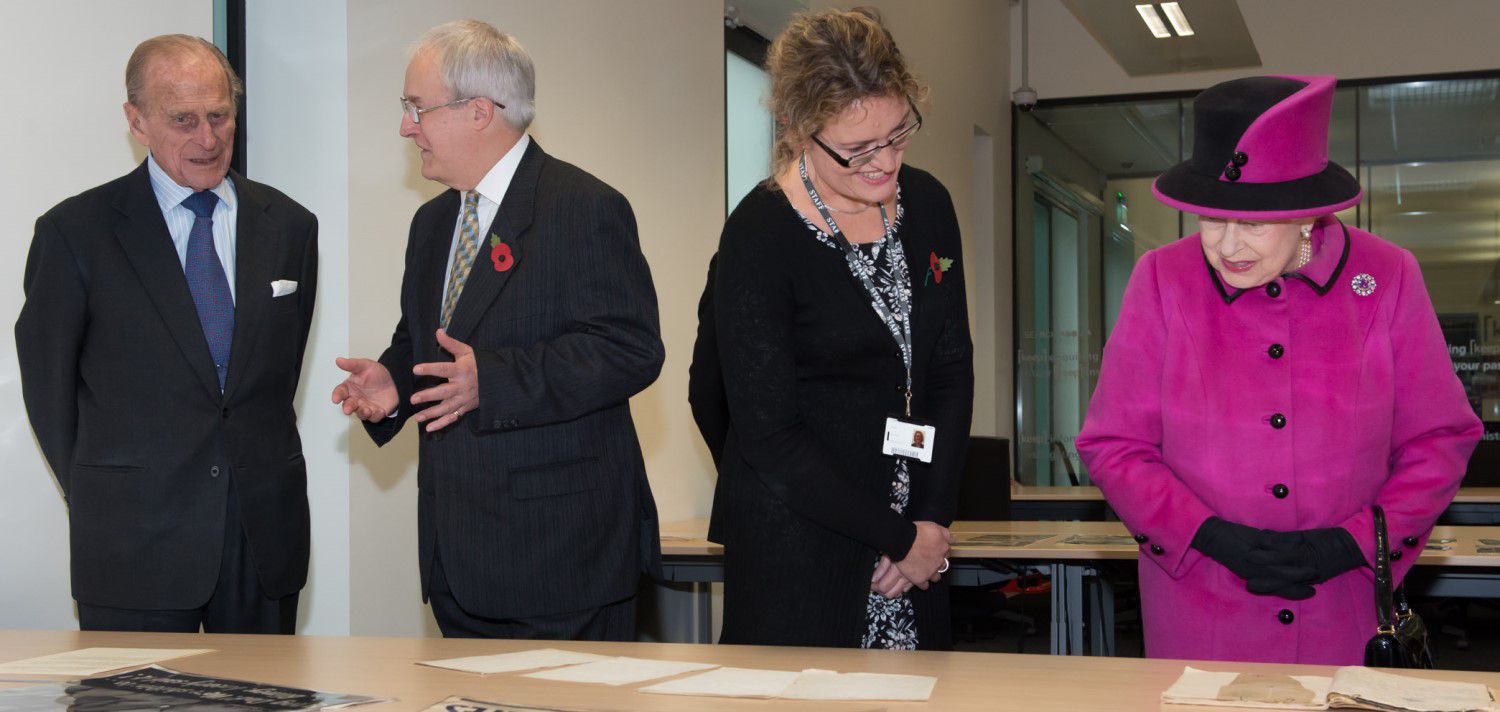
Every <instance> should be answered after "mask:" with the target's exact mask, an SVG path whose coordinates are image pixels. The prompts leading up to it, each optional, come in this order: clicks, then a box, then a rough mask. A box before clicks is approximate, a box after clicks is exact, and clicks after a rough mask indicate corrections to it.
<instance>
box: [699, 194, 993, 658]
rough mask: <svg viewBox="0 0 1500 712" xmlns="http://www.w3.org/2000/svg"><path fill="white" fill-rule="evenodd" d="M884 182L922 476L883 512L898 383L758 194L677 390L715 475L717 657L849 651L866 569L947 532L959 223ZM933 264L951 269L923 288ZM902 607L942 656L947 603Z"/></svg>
mask: <svg viewBox="0 0 1500 712" xmlns="http://www.w3.org/2000/svg"><path fill="white" fill-rule="evenodd" d="M899 182H900V185H901V199H902V206H903V208H904V215H903V217H902V220H901V224H900V228H899V230H898V231H897V233H896V237H897V239H899V240H901V243H902V246H903V248H904V249H905V252H906V259H907V264H908V266H909V269H910V272H911V279H912V291H913V295H912V315H913V316H912V327H913V328H912V338H913V341H914V344H913V346H914V355H913V366H912V368H913V373H912V377H913V380H914V384H913V392H914V398H913V401H912V410H913V414H914V416H915V417H917V418H919V419H925V420H927V421H929V422H931V423H933V424H934V425H936V426H937V438H936V440H937V442H936V446H935V449H934V457H933V462H932V464H931V465H923V464H921V463H915V462H914V463H912V468H911V476H912V477H911V479H912V483H911V497H910V504H909V506H908V508H907V511H906V514H905V515H900V514H897V513H895V512H894V511H892V510H891V508H890V487H891V481H892V478H893V468H894V464H895V463H894V462H893V461H892V459H891V458H889V457H887V456H884V455H881V454H880V440H881V436H882V434H883V433H884V423H885V418H886V416H887V415H892V414H896V413H899V412H900V409H901V408H902V406H903V398H902V395H901V389H902V386H903V385H904V381H905V370H904V367H903V366H902V362H901V357H900V353H899V351H898V349H897V346H896V343H895V341H894V340H893V339H892V338H891V335H890V332H889V331H887V330H886V328H885V326H884V325H883V324H882V323H881V321H880V319H879V317H878V316H877V315H876V314H875V311H874V310H873V309H872V308H871V307H870V304H869V297H868V295H867V294H866V293H865V292H864V289H863V288H862V287H861V286H860V284H859V282H858V281H857V280H855V279H854V277H853V276H852V275H851V274H850V273H849V268H848V266H846V264H845V262H844V255H843V253H842V252H841V251H839V250H836V249H833V248H830V247H829V246H828V245H826V244H824V243H823V242H821V241H819V240H818V239H817V238H816V236H815V235H814V234H813V233H812V231H811V230H809V228H808V226H807V224H806V223H804V222H803V220H802V219H801V217H800V216H799V215H798V214H797V212H796V211H795V210H794V209H793V208H792V206H791V204H790V203H788V202H787V199H786V196H785V195H783V194H782V193H781V192H780V191H777V190H771V189H768V188H766V187H765V186H759V187H757V188H756V189H755V190H753V191H751V192H750V194H749V195H747V196H746V197H745V198H744V200H742V201H741V202H740V204H739V206H738V207H737V208H736V209H735V211H734V213H733V214H732V215H730V217H729V220H728V221H727V222H726V223H725V226H724V233H723V236H722V238H721V240H720V244H719V254H718V255H717V257H716V258H715V259H716V262H717V264H716V270H715V269H711V270H710V284H709V289H710V290H712V295H711V297H712V298H711V299H710V294H709V293H707V292H706V293H705V294H704V302H703V303H702V304H700V309H699V316H700V319H702V320H703V321H701V322H700V325H699V332H698V343H697V345H696V346H695V348H694V360H693V366H692V369H691V371H690V373H691V376H690V384H689V400H690V402H691V403H692V405H693V413H694V416H695V419H696V420H697V421H698V423H699V427H700V429H701V430H702V431H703V434H704V437H705V440H707V441H708V442H709V443H710V447H711V448H712V449H714V450H715V451H716V452H715V455H716V456H717V458H718V464H719V481H718V486H717V488H716V490H715V492H714V504H713V517H712V522H711V525H710V538H712V539H713V540H715V541H717V542H719V543H721V544H724V546H725V548H726V554H725V599H724V629H723V635H722V637H721V641H720V642H724V643H745V644H773V645H774V644H782V645H813V646H835V647H853V646H857V645H859V642H860V638H861V636H862V635H863V634H864V631H865V600H866V594H867V592H868V590H869V584H870V573H871V571H872V569H873V567H874V565H875V560H876V558H877V556H878V555H879V554H880V553H885V554H887V555H889V556H890V557H891V558H892V559H893V560H899V559H902V558H904V557H905V556H906V554H907V552H908V550H909V549H910V547H911V544H912V541H913V540H914V539H915V536H916V528H915V526H914V525H913V524H912V522H914V521H920V520H931V521H935V522H938V523H940V524H944V525H946V524H948V523H950V522H951V521H952V519H953V516H954V509H955V507H956V496H957V494H956V493H957V487H958V479H959V474H960V472H961V470H962V468H963V460H964V456H965V453H966V451H967V447H968V438H969V421H970V417H971V412H972V409H973V401H974V373H973V354H972V346H971V344H970V340H969V326H968V314H967V307H966V304H965V297H964V278H963V260H962V254H961V247H960V243H959V232H958V221H957V217H956V216H955V214H954V211H953V203H952V200H951V198H950V197H949V196H948V192H947V190H946V189H945V188H943V186H942V184H940V183H938V182H937V180H936V179H934V178H933V177H932V176H931V175H930V174H928V173H926V172H924V171H921V170H918V169H915V168H912V167H910V166H906V167H903V168H902V169H901V174H900V177H899ZM935 258H951V259H952V263H951V264H952V266H951V267H950V268H949V270H948V271H947V272H942V273H936V274H935V272H936V270H933V269H931V264H932V261H933V260H934V259H935ZM715 271H716V272H717V274H715ZM715 347H716V348H715ZM720 447H722V451H721V452H720V451H719V449H720ZM912 599H913V604H914V605H915V607H916V610H917V634H918V637H919V641H920V645H921V647H923V648H946V647H950V646H951V632H950V624H949V621H948V602H947V587H946V586H945V585H941V584H939V585H935V586H933V587H932V588H931V590H929V591H926V592H921V591H918V590H916V589H913V590H912Z"/></svg>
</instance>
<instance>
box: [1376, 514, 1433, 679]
mask: <svg viewBox="0 0 1500 712" xmlns="http://www.w3.org/2000/svg"><path fill="white" fill-rule="evenodd" d="M1371 509H1372V510H1373V511H1374V515H1375V622H1376V626H1377V627H1376V629H1375V637H1373V638H1371V639H1370V642H1368V643H1365V665H1366V666H1367V667H1383V668H1423V669H1428V670H1430V669H1432V668H1433V667H1434V665H1433V659H1432V648H1431V647H1429V646H1428V644H1427V624H1426V623H1423V622H1422V617H1421V616H1419V615H1417V614H1416V612H1415V611H1413V610H1412V609H1411V605H1410V604H1408V603H1407V600H1406V591H1404V590H1403V589H1402V588H1401V587H1399V586H1398V587H1395V590H1394V591H1393V590H1392V587H1391V547H1390V542H1389V540H1388V536H1387V534H1386V530H1385V511H1384V510H1382V509H1381V508H1380V506H1379V505H1376V506H1374V507H1371Z"/></svg>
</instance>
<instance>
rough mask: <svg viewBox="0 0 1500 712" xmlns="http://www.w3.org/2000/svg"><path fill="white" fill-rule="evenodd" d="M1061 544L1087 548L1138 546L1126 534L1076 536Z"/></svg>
mask: <svg viewBox="0 0 1500 712" xmlns="http://www.w3.org/2000/svg"><path fill="white" fill-rule="evenodd" d="M1060 543H1062V544H1083V545H1085V546H1136V543H1135V540H1134V539H1132V538H1130V537H1128V536H1126V535H1124V534H1074V535H1072V536H1069V537H1068V538H1066V539H1063V540H1062V541H1061V542H1060Z"/></svg>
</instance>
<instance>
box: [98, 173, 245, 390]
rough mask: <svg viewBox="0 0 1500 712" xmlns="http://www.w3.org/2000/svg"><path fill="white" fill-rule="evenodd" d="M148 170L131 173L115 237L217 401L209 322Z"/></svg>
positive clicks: (119, 204)
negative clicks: (200, 313) (204, 321)
mask: <svg viewBox="0 0 1500 712" xmlns="http://www.w3.org/2000/svg"><path fill="white" fill-rule="evenodd" d="M146 171H147V169H146V164H145V163H144V162H143V163H141V166H140V168H137V169H136V170H135V173H134V174H132V175H131V179H130V182H129V187H128V188H127V190H126V191H125V192H124V193H122V194H121V195H120V197H119V198H118V199H117V200H116V201H115V204H114V207H115V209H116V210H118V211H120V213H122V214H123V215H124V218H125V219H124V220H122V221H121V222H120V223H119V224H118V225H117V226H116V229H115V237H116V239H117V240H119V242H120V247H121V249H122V250H124V252H125V257H126V259H127V260H129V261H130V266H131V268H133V269H134V270H135V273H136V276H137V277H139V278H140V280H141V285H142V286H143V287H144V288H145V290H146V294H147V295H149V296H150V298H151V302H152V303H153V304H155V305H156V310H157V312H158V313H159V314H160V315H161V318H162V321H163V322H165V323H166V325H167V331H168V332H170V333H171V334H172V340H173V341H175V342H177V348H178V349H179V350H180V351H181V352H182V356H183V358H184V359H186V360H187V362H188V366H189V368H191V369H192V371H193V373H194V374H196V375H197V376H198V380H199V381H201V382H202V384H203V387H204V388H206V389H207V390H208V392H209V393H210V395H212V396H213V398H214V400H215V401H217V400H218V399H219V395H220V394H219V375H218V373H217V372H215V370H214V360H213V356H211V355H210V354H209V352H208V340H207V339H206V338H204V336H203V325H202V324H201V323H199V321H198V309H197V307H196V306H195V305H194V304H193V295H192V292H190V291H188V284H187V276H186V275H184V274H183V271H182V262H181V260H179V259H178V257H177V248H176V247H174V246H173V245H172V236H171V233H170V232H168V231H167V222H166V220H164V219H163V218H162V215H161V206H160V205H159V204H157V202H156V194H155V193H154V192H153V191H152V190H151V178H150V176H149V175H147V172H146Z"/></svg>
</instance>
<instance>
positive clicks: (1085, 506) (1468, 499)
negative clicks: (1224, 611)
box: [1010, 485, 1500, 526]
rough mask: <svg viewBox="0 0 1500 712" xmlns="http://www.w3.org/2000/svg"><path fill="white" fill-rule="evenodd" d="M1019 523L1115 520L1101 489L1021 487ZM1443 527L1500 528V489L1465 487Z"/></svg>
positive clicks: (1014, 498) (1014, 495) (1013, 500)
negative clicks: (1448, 525)
mask: <svg viewBox="0 0 1500 712" xmlns="http://www.w3.org/2000/svg"><path fill="white" fill-rule="evenodd" d="M1010 509H1011V518H1012V519H1016V520H1034V521H1041V520H1049V521H1050V520H1077V521H1103V520H1105V519H1109V518H1113V517H1112V516H1111V515H1112V512H1110V510H1109V507H1108V505H1107V504H1106V503H1105V501H1104V494H1103V493H1101V492H1100V491H1099V488H1098V487H1095V486H1093V485H1083V486H1079V487H1073V486H1071V485H1063V486H1038V485H1021V486H1020V487H1018V488H1016V489H1015V490H1013V491H1012V492H1011V495H1010ZM1438 523H1439V524H1454V525H1470V524H1472V525H1483V526H1490V525H1500V487H1463V488H1460V489H1459V490H1458V496H1456V497H1454V498H1453V503H1452V504H1450V505H1448V509H1447V511H1445V512H1443V516H1442V517H1441V518H1440V519H1439V520H1438Z"/></svg>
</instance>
